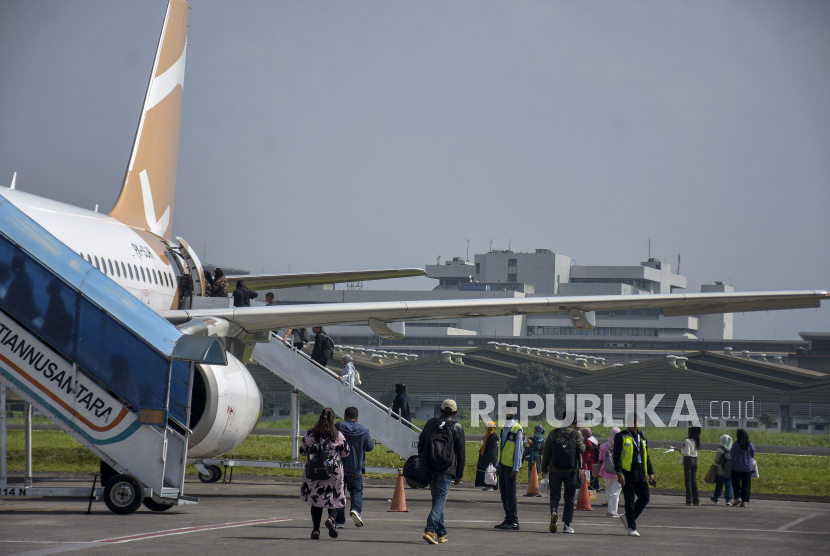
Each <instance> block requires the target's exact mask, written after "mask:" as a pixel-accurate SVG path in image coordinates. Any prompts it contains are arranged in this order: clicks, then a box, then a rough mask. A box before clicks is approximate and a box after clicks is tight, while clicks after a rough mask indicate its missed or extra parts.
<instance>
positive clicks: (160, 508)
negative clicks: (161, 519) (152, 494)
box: [144, 498, 173, 512]
mask: <svg viewBox="0 0 830 556" xmlns="http://www.w3.org/2000/svg"><path fill="white" fill-rule="evenodd" d="M144 507H145V508H147V509H148V510H150V511H153V512H166V511H167V510H169V509H170V508H172V507H173V505H172V504H161V503H159V502H156V501H155V500H153V499H152V498H145V499H144Z"/></svg>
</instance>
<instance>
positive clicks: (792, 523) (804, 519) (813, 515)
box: [776, 512, 821, 531]
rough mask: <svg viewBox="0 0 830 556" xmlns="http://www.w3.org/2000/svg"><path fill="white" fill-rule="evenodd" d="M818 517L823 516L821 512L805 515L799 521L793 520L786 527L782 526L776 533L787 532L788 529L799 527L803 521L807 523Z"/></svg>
mask: <svg viewBox="0 0 830 556" xmlns="http://www.w3.org/2000/svg"><path fill="white" fill-rule="evenodd" d="M817 515H821V512H813V513H811V514H807V515H805V516H804V517H799V518H798V519H795V520H793V521H791V522H789V523H785V524H784V525H782V526H781V527H779V528H778V529H776V531H786V530H787V529H789V528H790V527H792V526H793V525H798V524H799V523H801V522H802V521H807V520H808V519H812V518H814V517H816V516H817Z"/></svg>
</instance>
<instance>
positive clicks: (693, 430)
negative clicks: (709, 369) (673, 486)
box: [674, 427, 700, 506]
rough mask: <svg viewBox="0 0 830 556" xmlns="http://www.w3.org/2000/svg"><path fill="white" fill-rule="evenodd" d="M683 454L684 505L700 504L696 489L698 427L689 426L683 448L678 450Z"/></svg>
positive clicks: (698, 443)
mask: <svg viewBox="0 0 830 556" xmlns="http://www.w3.org/2000/svg"><path fill="white" fill-rule="evenodd" d="M674 449H675V450H677V451H679V452H680V455H681V456H683V478H684V481H685V483H686V505H687V506H692V505H694V506H700V494H699V493H698V489H697V451H698V450H700V427H689V434H688V438H686V443H685V444H684V445H683V448H682V449H680V450H678V449H677V448H674Z"/></svg>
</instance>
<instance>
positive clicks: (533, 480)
mask: <svg viewBox="0 0 830 556" xmlns="http://www.w3.org/2000/svg"><path fill="white" fill-rule="evenodd" d="M531 465H532V466H533V467H532V468H531V469H530V481H529V482H528V483H527V494H525V496H542V495H541V494H539V473H538V472H537V471H536V464H534V463H531Z"/></svg>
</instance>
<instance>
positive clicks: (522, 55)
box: [0, 0, 830, 339]
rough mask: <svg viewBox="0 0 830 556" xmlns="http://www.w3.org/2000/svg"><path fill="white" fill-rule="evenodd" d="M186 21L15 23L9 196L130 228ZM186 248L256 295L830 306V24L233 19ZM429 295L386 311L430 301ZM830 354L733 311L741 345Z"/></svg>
mask: <svg viewBox="0 0 830 556" xmlns="http://www.w3.org/2000/svg"><path fill="white" fill-rule="evenodd" d="M165 7H166V2H165V1H164V0H153V1H149V2H132V3H126V2H110V1H98V2H71V1H63V0H61V1H58V0H53V1H48V2H44V1H36V0H34V1H33V0H28V1H22V0H18V1H14V0H0V70H2V71H1V72H0V76H2V78H1V79H0V184H3V185H6V186H8V185H9V183H10V181H11V176H12V173H13V172H14V171H17V172H18V179H17V186H18V187H19V188H20V189H22V190H25V191H28V192H31V193H35V194H38V195H43V196H47V197H51V198H54V199H58V200H61V201H65V202H69V203H72V204H77V205H80V206H84V207H88V208H92V207H94V205H95V204H96V203H97V204H99V205H100V207H101V210H102V211H108V210H109V209H110V208H111V207H112V205H113V204H114V202H115V199H116V198H117V196H118V192H119V189H120V185H121V181H122V180H123V177H124V170H125V167H126V164H127V159H128V157H129V153H130V147H131V144H132V141H133V136H134V133H135V129H136V124H137V121H138V116H139V112H140V110H141V104H142V102H143V98H144V94H145V89H146V86H147V80H148V77H149V72H150V69H151V67H152V63H153V56H154V54H155V49H156V44H157V41H158V36H159V31H160V29H161V24H162V22H163V18H164V11H165ZM191 7H192V9H191V11H190V25H191V27H190V30H189V36H188V42H189V46H188V50H187V69H186V75H185V92H184V108H183V116H182V131H181V144H180V150H179V168H178V187H177V195H176V205H175V214H174V221H173V227H174V234H175V235H179V236H182V237H184V238H186V239H187V240H188V242H189V243H190V244H191V245H194V246H195V247H197V250H198V252H199V254H200V255H201V254H203V252H204V251H205V248H206V250H207V262H213V263H218V264H220V265H230V266H237V267H242V268H248V269H250V270H251V271H252V272H261V271H265V272H285V271H288V270H289V265H290V269H291V271H293V272H310V271H322V270H351V269H361V268H391V267H412V266H417V267H423V265H425V264H428V263H429V264H432V263H434V262H435V261H436V258H437V257H438V256H439V255H440V256H441V257H442V258H443V259H447V258H451V257H453V256H464V255H465V252H466V248H467V242H466V241H465V240H466V239H469V240H470V254H471V255H472V254H473V253H481V252H485V251H486V250H487V249H488V248H489V241H490V240H491V239H492V240H493V248H494V249H506V248H507V247H508V244H509V243H510V244H511V245H512V248H513V250H514V251H532V250H534V249H536V248H543V247H544V248H549V249H551V250H554V251H556V252H559V253H563V254H566V255H569V256H571V257H573V258H574V259H576V261H577V263H578V264H592V265H624V264H630V265H636V264H638V263H639V262H640V261H643V260H645V259H646V257H647V254H648V253H647V249H648V246H647V241H648V239H651V240H652V243H653V246H652V256H656V257H659V258H662V259H666V260H667V261H668V262H670V263H671V264H672V266H673V267H675V265H676V264H677V255H678V254H681V256H682V264H681V272H682V273H683V274H685V275H687V276H688V277H689V290H688V291H690V292H696V291H699V288H700V284H701V283H711V282H712V281H714V280H724V281H726V282H731V283H732V284H733V285H734V286H735V288H736V289H737V290H740V291H758V290H792V289H811V290H812V289H827V288H830V249H828V240H830V218H828V216H830V3H828V2H826V1H813V2H803V1H802V2H799V1H788V2H763V1H760V0H749V1H740V2H738V1H735V2H724V1H717V2H704V1H694V2H692V1H690V2H672V1H661V2H656V1H654V2H618V1H611V2H599V1H594V2H529V1H527V2H521V1H511V2H483V1H475V2H463V1H453V2H446V1H439V2H429V1H424V2H390V1H380V2H365V1H349V2H333V1H326V2H309V1H299V0H297V1H291V2H287V1H280V2H276V1H268V2H234V3H230V2H218V1H216V2H209V1H205V0H194V1H193V2H192V4H191ZM435 283H436V282H435V281H434V280H429V279H425V278H424V279H410V280H407V281H405V282H400V283H398V284H397V285H396V284H394V283H389V282H386V283H383V284H374V285H373V286H371V287H384V288H390V289H391V288H393V287H396V286H397V288H398V289H424V288H432V287H433V286H434V285H435ZM805 330H810V331H817V330H822V331H827V330H830V304H826V306H825V307H824V308H822V309H821V310H814V309H807V310H800V311H794V312H790V311H781V312H773V313H770V314H766V313H751V314H747V315H745V316H741V315H737V316H736V322H735V333H736V337H741V338H778V339H783V338H793V339H794V338H797V332H799V331H805Z"/></svg>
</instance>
